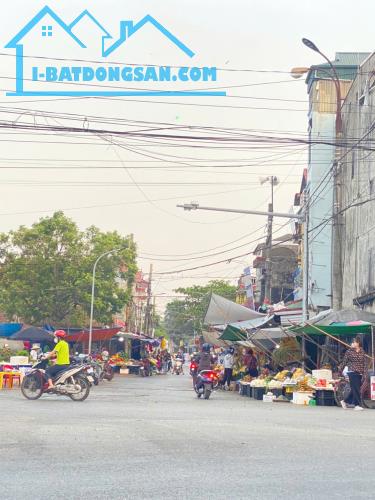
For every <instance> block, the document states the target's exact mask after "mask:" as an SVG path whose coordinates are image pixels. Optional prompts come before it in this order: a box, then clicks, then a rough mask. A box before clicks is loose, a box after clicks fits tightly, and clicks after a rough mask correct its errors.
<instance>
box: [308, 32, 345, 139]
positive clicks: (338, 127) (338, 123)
mask: <svg viewBox="0 0 375 500" xmlns="http://www.w3.org/2000/svg"><path fill="white" fill-rule="evenodd" d="M302 43H304V45H306V47H308V48H309V49H310V50H313V51H314V52H317V53H318V54H319V55H321V56H322V57H323V59H324V60H325V61H327V63H328V65H329V67H330V68H331V69H332V73H333V76H332V77H331V80H332V81H333V83H334V85H335V87H336V136H337V135H338V134H341V132H342V117H341V85H340V79H339V76H338V74H337V71H336V69H335V67H334V65H333V64H332V62H331V61H330V60H329V58H328V57H327V56H326V55H325V54H323V52H321V51H320V50H319V49H318V47H317V46H316V45H315V44H314V43H313V42H312V41H311V40H308V39H307V38H302ZM323 71H324V70H323Z"/></svg>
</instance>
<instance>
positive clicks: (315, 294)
mask: <svg viewBox="0 0 375 500" xmlns="http://www.w3.org/2000/svg"><path fill="white" fill-rule="evenodd" d="M367 56H368V54H367V53H352V52H337V53H336V56H335V60H334V61H332V64H333V66H334V67H335V70H336V73H337V75H338V77H339V79H340V89H341V96H342V99H344V98H345V97H346V95H347V93H348V91H349V89H350V87H351V85H352V81H353V80H354V78H355V77H356V74H357V71H358V68H359V65H360V64H361V62H362V61H363V60H364V59H365V58H366V57H367ZM332 76H333V75H332V70H331V69H330V66H329V65H328V63H325V64H320V65H316V66H313V67H311V69H310V71H309V72H308V75H307V78H306V84H307V92H308V94H309V115H308V118H309V125H308V135H309V158H308V171H307V189H306V195H307V196H306V198H307V200H306V199H305V202H307V203H308V206H309V223H308V262H309V269H308V295H309V308H310V309H313V310H315V311H319V310H323V309H327V308H329V307H331V303H332V266H331V263H332V259H331V255H332V248H331V247H332V224H331V222H329V223H327V224H324V221H325V220H326V219H330V217H332V211H333V199H332V196H333V175H332V165H333V161H334V157H335V139H336V130H335V120H336V88H335V84H334V81H333V80H332ZM354 135H356V134H354ZM322 142H327V144H322Z"/></svg>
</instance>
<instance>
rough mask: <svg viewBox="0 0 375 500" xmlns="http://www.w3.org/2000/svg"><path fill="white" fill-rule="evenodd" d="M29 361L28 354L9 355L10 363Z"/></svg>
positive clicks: (23, 363)
mask: <svg viewBox="0 0 375 500" xmlns="http://www.w3.org/2000/svg"><path fill="white" fill-rule="evenodd" d="M28 363H29V358H28V356H11V357H10V364H11V365H27V364H28Z"/></svg>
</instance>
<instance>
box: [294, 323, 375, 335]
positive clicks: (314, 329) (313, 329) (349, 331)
mask: <svg viewBox="0 0 375 500" xmlns="http://www.w3.org/2000/svg"><path fill="white" fill-rule="evenodd" d="M288 331H291V332H294V333H296V334H297V335H298V334H303V333H305V334H307V335H323V334H325V333H328V334H329V335H334V336H336V337H341V336H343V337H345V336H347V335H357V334H358V333H371V325H369V324H363V325H355V326H348V325H328V326H327V325H305V326H301V325H298V326H292V327H291V328H288Z"/></svg>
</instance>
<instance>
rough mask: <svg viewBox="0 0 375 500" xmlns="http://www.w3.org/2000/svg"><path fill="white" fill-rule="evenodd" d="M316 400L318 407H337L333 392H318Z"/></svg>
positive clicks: (316, 392)
mask: <svg viewBox="0 0 375 500" xmlns="http://www.w3.org/2000/svg"><path fill="white" fill-rule="evenodd" d="M315 400H316V405H317V406H335V404H336V403H335V393H334V392H333V391H324V390H318V389H317V390H316V391H315Z"/></svg>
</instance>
